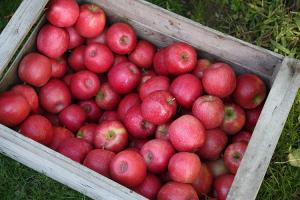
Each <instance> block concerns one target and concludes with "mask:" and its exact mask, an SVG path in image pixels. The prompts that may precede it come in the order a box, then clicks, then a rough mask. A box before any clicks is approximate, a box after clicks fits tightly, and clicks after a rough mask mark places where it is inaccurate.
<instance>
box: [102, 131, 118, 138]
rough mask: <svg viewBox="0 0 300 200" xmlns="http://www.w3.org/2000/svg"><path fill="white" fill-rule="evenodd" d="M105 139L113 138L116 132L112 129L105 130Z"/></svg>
mask: <svg viewBox="0 0 300 200" xmlns="http://www.w3.org/2000/svg"><path fill="white" fill-rule="evenodd" d="M105 136H106V139H108V140H113V139H114V138H115V137H116V133H115V131H113V130H109V131H107V134H106V135H105Z"/></svg>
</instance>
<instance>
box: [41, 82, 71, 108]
mask: <svg viewBox="0 0 300 200" xmlns="http://www.w3.org/2000/svg"><path fill="white" fill-rule="evenodd" d="M39 98H40V102H41V106H42V107H43V108H44V109H45V110H46V111H47V112H50V113H59V112H61V111H62V110H63V109H65V108H66V107H67V106H69V105H70V103H71V93H70V90H69V88H68V86H67V85H66V84H65V83H64V82H63V81H61V80H58V79H52V80H50V81H49V82H48V83H47V84H46V85H44V86H43V87H42V88H41V90H40V93H39Z"/></svg>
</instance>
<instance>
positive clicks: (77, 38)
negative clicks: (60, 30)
mask: <svg viewBox="0 0 300 200" xmlns="http://www.w3.org/2000/svg"><path fill="white" fill-rule="evenodd" d="M66 31H67V32H68V33H69V36H70V42H69V47H68V49H74V48H75V47H78V46H80V45H82V44H83V43H84V42H85V39H84V38H83V37H81V35H79V33H78V32H77V31H76V29H75V28H74V26H70V27H67V28H66Z"/></svg>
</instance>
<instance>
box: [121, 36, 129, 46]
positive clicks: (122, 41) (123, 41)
mask: <svg viewBox="0 0 300 200" xmlns="http://www.w3.org/2000/svg"><path fill="white" fill-rule="evenodd" d="M128 42H129V38H128V37H127V36H126V35H123V36H122V37H121V38H120V43H121V45H127V44H128Z"/></svg>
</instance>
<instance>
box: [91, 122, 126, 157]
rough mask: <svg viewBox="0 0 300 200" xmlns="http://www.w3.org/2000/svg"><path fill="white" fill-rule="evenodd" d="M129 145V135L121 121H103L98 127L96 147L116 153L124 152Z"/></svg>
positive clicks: (95, 139) (95, 140)
mask: <svg viewBox="0 0 300 200" xmlns="http://www.w3.org/2000/svg"><path fill="white" fill-rule="evenodd" d="M127 144H128V133H127V130H126V129H125V127H124V126H123V124H122V123H121V122H119V121H103V122H102V123H101V124H99V125H98V126H97V127H96V130H95V133H94V145H95V147H96V148H98V149H106V150H109V151H113V152H115V153H117V152H120V151H122V150H123V149H125V147H126V146H127Z"/></svg>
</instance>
